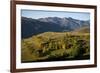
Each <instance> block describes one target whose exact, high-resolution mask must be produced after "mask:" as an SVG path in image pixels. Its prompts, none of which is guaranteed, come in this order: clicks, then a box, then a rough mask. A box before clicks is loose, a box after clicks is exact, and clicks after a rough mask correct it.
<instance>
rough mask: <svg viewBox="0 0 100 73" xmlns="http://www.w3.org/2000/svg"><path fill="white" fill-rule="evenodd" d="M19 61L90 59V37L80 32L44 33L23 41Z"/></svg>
mask: <svg viewBox="0 0 100 73" xmlns="http://www.w3.org/2000/svg"><path fill="white" fill-rule="evenodd" d="M21 48H22V49H21V61H22V62H37V61H61V60H83V59H89V58H90V35H89V33H87V32H86V33H81V32H44V33H41V34H38V35H34V36H32V37H30V38H27V39H23V40H22V42H21Z"/></svg>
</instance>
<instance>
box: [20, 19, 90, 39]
mask: <svg viewBox="0 0 100 73" xmlns="http://www.w3.org/2000/svg"><path fill="white" fill-rule="evenodd" d="M21 24H22V25H21V28H22V29H21V30H22V38H24V37H29V36H32V35H35V34H38V33H43V32H59V31H60V32H62V31H74V30H76V29H79V28H82V27H85V26H86V27H90V21H83V20H77V19H73V18H71V17H68V18H67V17H64V18H60V17H46V18H39V19H32V18H27V17H22V18H21Z"/></svg>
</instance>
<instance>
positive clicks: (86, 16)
mask: <svg viewBox="0 0 100 73" xmlns="http://www.w3.org/2000/svg"><path fill="white" fill-rule="evenodd" d="M21 16H23V17H28V18H34V19H38V18H45V17H60V18H64V17H66V18H68V17H72V18H74V19H78V20H90V13H86V12H67V11H43V10H21Z"/></svg>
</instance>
